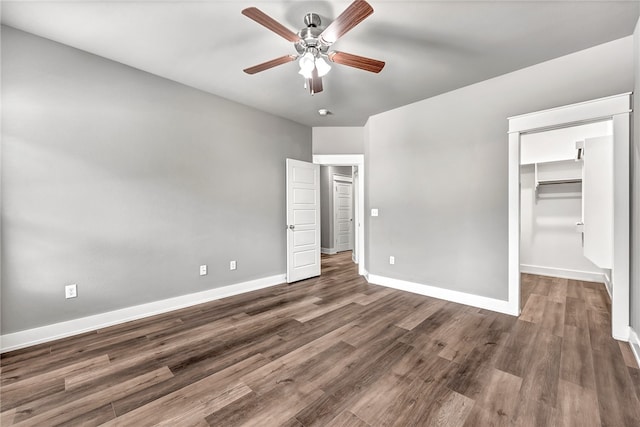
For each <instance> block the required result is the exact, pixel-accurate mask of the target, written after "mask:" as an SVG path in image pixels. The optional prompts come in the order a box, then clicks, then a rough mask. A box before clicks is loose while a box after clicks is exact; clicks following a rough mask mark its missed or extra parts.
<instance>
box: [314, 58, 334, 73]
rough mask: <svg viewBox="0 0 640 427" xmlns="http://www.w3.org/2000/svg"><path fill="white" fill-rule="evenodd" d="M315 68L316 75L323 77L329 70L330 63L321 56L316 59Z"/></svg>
mask: <svg viewBox="0 0 640 427" xmlns="http://www.w3.org/2000/svg"><path fill="white" fill-rule="evenodd" d="M316 68H317V69H318V76H320V77H324V76H326V75H327V73H328V72H329V70H331V65H329V64H327V61H325V60H324V59H323V58H317V59H316Z"/></svg>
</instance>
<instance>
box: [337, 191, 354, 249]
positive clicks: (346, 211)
mask: <svg viewBox="0 0 640 427" xmlns="http://www.w3.org/2000/svg"><path fill="white" fill-rule="evenodd" d="M333 211H334V214H333V215H334V216H333V218H334V226H333V228H334V234H335V236H334V239H335V247H336V251H337V252H342V251H349V250H352V249H353V185H352V183H351V182H344V181H337V180H336V181H334V185H333Z"/></svg>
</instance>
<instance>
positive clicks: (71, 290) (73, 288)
mask: <svg viewBox="0 0 640 427" xmlns="http://www.w3.org/2000/svg"><path fill="white" fill-rule="evenodd" d="M77 296H78V285H75V284H74V285H67V286H65V287H64V297H65V298H66V299H69V298H75V297H77Z"/></svg>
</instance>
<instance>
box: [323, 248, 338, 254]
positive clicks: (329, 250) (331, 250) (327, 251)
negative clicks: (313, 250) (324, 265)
mask: <svg viewBox="0 0 640 427" xmlns="http://www.w3.org/2000/svg"><path fill="white" fill-rule="evenodd" d="M320 253H323V254H326V255H335V254H337V253H338V251H337V250H335V248H320Z"/></svg>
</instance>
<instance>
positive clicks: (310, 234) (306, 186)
mask: <svg viewBox="0 0 640 427" xmlns="http://www.w3.org/2000/svg"><path fill="white" fill-rule="evenodd" d="M319 275H320V166H319V165H314V164H313V163H307V162H302V161H300V160H293V159H287V282H288V283H291V282H297V281H298V280H303V279H307V278H309V277H315V276H319Z"/></svg>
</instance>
